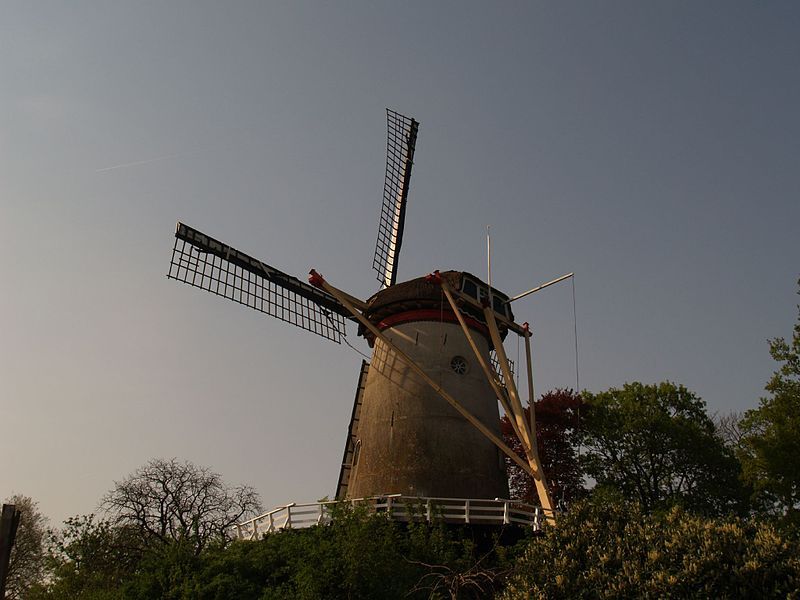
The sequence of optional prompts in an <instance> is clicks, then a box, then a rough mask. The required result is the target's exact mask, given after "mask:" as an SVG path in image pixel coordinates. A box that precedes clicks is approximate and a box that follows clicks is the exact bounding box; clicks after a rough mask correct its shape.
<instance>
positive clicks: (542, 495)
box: [483, 306, 554, 511]
mask: <svg viewBox="0 0 800 600" xmlns="http://www.w3.org/2000/svg"><path fill="white" fill-rule="evenodd" d="M483 314H484V316H485V317H486V324H487V325H488V326H489V334H490V335H491V336H492V341H493V342H494V345H495V348H494V350H495V352H496V353H497V358H498V360H499V361H500V368H501V369H503V376H504V377H505V378H506V389H507V390H508V391H509V395H510V396H511V401H512V405H513V406H514V409H515V410H518V411H519V413H520V416H521V417H522V424H523V426H524V427H525V428H526V430H527V427H528V424H527V423H526V422H525V412H524V411H523V410H522V403H521V402H520V399H519V393H518V392H517V387H516V385H515V384H514V380H513V377H512V376H511V369H509V367H508V358H507V357H506V351H505V348H503V340H501V339H500V332H499V331H498V329H497V322H496V321H495V319H494V311H493V310H492V309H491V308H489V307H488V306H487V307H486V308H485V309H484V311H483ZM526 339H527V338H526ZM531 414H533V405H531ZM533 425H534V426H535V423H533ZM529 433H530V437H531V438H532V440H533V442H532V443H531V445H530V446H529V448H528V449H527V450H528V453H527V454H528V461H529V462H530V466H531V470H532V471H533V472H534V473H535V475H534V477H533V481H534V483H535V484H536V492H537V494H538V495H539V502H540V503H541V505H542V508H544V509H546V510H550V511H552V510H553V508H554V506H553V498H552V497H551V496H550V488H549V487H548V486H547V478H546V477H545V474H544V470H543V469H542V461H541V460H540V459H539V451H538V448H537V447H536V429H535V428H534V429H531V431H530V432H529Z"/></svg>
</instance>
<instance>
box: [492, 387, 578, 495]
mask: <svg viewBox="0 0 800 600" xmlns="http://www.w3.org/2000/svg"><path fill="white" fill-rule="evenodd" d="M582 405H583V402H582V400H581V397H580V395H579V394H577V393H576V392H574V391H573V390H569V389H567V390H554V391H551V392H547V393H546V394H544V395H543V396H542V397H541V398H540V399H539V400H537V401H536V402H535V404H534V407H535V411H536V443H537V445H538V448H539V456H540V458H541V460H542V468H543V469H544V473H545V476H546V477H547V482H548V484H549V485H550V491H551V494H552V496H553V499H554V500H555V501H556V502H557V503H563V502H569V501H571V500H574V499H575V498H577V497H579V496H580V495H581V494H582V492H583V472H582V470H581V466H580V461H579V460H578V459H579V456H578V454H579V452H578V449H579V443H580V418H581V417H580V415H581V407H582ZM525 418H526V419H530V413H529V408H526V409H525ZM500 427H501V431H502V433H503V439H504V440H505V442H506V444H508V445H509V446H510V447H511V448H512V449H513V450H514V451H515V452H516V453H517V454H519V455H520V456H522V457H524V456H525V452H524V451H523V449H522V444H521V443H520V441H519V439H517V436H516V435H514V429H513V427H512V426H511V422H510V421H509V419H508V416H503V418H502V419H501V422H500ZM506 467H507V470H508V482H509V488H510V492H511V496H512V498H517V499H520V500H524V501H525V502H530V503H533V504H538V501H539V499H538V496H537V494H536V487H535V485H534V482H533V479H531V478H530V477H529V476H528V475H527V474H526V473H525V472H524V471H523V470H522V469H521V468H520V467H519V466H518V465H517V464H516V463H514V462H513V461H511V460H509V459H508V458H507V459H506Z"/></svg>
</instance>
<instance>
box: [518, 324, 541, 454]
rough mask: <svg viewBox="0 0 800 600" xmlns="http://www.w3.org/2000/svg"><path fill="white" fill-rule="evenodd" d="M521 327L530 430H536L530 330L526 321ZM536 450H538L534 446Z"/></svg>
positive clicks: (534, 440)
mask: <svg viewBox="0 0 800 600" xmlns="http://www.w3.org/2000/svg"><path fill="white" fill-rule="evenodd" d="M522 327H523V328H524V329H525V361H526V362H527V364H528V409H529V410H530V415H529V417H530V422H531V431H533V432H535V431H536V413H535V412H534V410H533V403H534V402H535V401H536V395H535V394H534V391H533V366H532V364H533V363H532V361H531V335H532V334H531V330H530V328H529V327H528V324H527V323H524V324H523V325H522ZM533 443H534V444H536V436H535V435H534V436H533ZM536 452H537V453H538V452H539V450H538V448H536Z"/></svg>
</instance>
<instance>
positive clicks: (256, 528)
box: [234, 494, 553, 540]
mask: <svg viewBox="0 0 800 600" xmlns="http://www.w3.org/2000/svg"><path fill="white" fill-rule="evenodd" d="M340 504H350V505H352V506H364V507H366V508H367V510H368V511H369V512H372V513H376V514H384V515H386V517H388V518H390V519H392V520H394V521H400V522H406V523H408V522H412V521H413V522H423V521H427V522H429V523H430V522H431V521H434V520H437V519H439V520H442V521H444V522H445V523H463V524H479V525H520V526H523V527H530V528H532V529H533V530H534V531H538V530H540V529H541V528H542V526H543V525H544V524H545V521H546V520H549V519H552V518H553V515H552V514H548V515H545V510H544V509H542V508H541V507H538V506H532V505H530V504H525V503H523V502H518V501H516V500H504V499H500V498H495V499H494V500H487V499H470V498H425V497H417V496H402V495H400V494H391V495H388V496H373V497H370V498H358V499H354V500H343V501H336V500H331V501H323V502H310V503H306V504H297V503H295V502H292V503H291V504H285V505H283V506H278V507H276V508H274V509H272V510H271V511H269V512H266V513H264V514H263V515H259V516H257V517H255V518H253V519H250V520H249V521H245V522H243V523H239V524H237V525H234V527H235V528H236V535H237V537H238V538H239V539H243V540H257V539H260V538H261V537H263V536H264V535H266V534H268V533H272V532H275V531H278V530H281V529H303V528H305V527H311V526H313V525H324V524H326V523H329V522H330V520H331V514H332V510H333V508H334V507H335V506H337V505H340Z"/></svg>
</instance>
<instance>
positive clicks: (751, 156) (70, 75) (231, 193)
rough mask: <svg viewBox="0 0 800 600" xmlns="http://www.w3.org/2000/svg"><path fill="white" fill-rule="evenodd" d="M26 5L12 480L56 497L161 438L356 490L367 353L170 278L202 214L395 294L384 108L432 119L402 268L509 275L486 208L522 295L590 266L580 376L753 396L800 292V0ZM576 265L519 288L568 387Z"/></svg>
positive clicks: (10, 94) (291, 266)
mask: <svg viewBox="0 0 800 600" xmlns="http://www.w3.org/2000/svg"><path fill="white" fill-rule="evenodd" d="M4 8H5V11H4V13H5V18H4V19H3V20H2V23H0V74H1V75H2V81H3V85H2V88H0V257H2V258H1V259H0V273H2V281H3V286H2V293H0V423H2V425H3V429H4V432H5V433H4V436H3V438H2V440H0V453H2V455H3V456H4V457H5V460H4V465H5V466H4V468H3V477H2V481H0V484H2V487H1V488H0V494H2V495H3V496H7V495H9V494H11V493H12V492H20V493H24V494H28V495H30V496H32V497H34V498H35V499H37V500H39V501H40V503H41V508H42V509H43V511H44V512H45V513H46V514H49V515H50V516H51V517H52V518H53V519H54V520H55V521H60V520H61V519H63V518H65V517H67V516H69V515H72V514H76V513H87V512H91V511H93V510H94V509H95V506H96V504H97V502H98V501H99V499H100V497H101V496H102V494H103V493H104V492H105V491H106V490H108V489H109V488H110V487H111V486H112V485H113V481H114V480H115V479H121V478H122V477H124V476H125V475H126V474H127V473H129V472H131V471H132V470H133V469H135V468H136V467H138V466H139V465H141V464H143V463H144V462H146V461H147V460H148V459H149V458H151V457H156V456H159V457H173V456H177V457H179V458H182V459H188V460H191V461H193V462H196V463H198V464H202V465H207V466H210V467H211V468H213V469H215V470H217V471H219V472H220V473H222V474H223V476H224V477H225V479H226V480H227V481H229V482H230V483H240V482H241V483H249V484H252V485H254V486H255V487H256V488H257V489H258V490H259V491H260V492H261V494H262V496H263V499H264V502H265V504H267V505H274V504H279V503H284V502H290V501H308V500H314V499H316V498H319V497H322V496H324V495H330V494H332V493H333V491H334V490H333V488H334V486H335V484H336V477H337V475H338V463H339V461H340V457H341V451H342V447H343V443H344V438H345V433H346V428H347V420H348V418H349V414H350V408H351V405H352V397H353V393H354V390H355V383H356V378H357V373H358V364H359V360H360V357H359V356H358V355H357V354H356V353H355V352H354V351H352V350H350V349H349V348H347V347H345V346H342V347H337V346H336V345H334V344H330V343H328V342H326V341H324V340H321V339H318V338H316V337H314V336H312V335H309V334H307V333H305V332H302V331H300V330H297V329H295V328H292V327H291V326H288V325H286V324H283V323H280V322H278V321H275V320H271V319H269V318H267V317H264V316H262V315H260V314H258V313H255V312H252V311H248V310H247V309H245V308H243V307H240V306H237V305H235V304H233V303H230V302H227V301H225V300H222V299H219V298H216V297H214V296H211V295H210V294H206V293H203V292H200V291H197V290H193V289H191V288H189V287H187V286H183V285H180V284H177V283H175V282H172V281H168V280H167V279H166V278H165V276H164V275H165V273H166V271H167V266H168V262H169V254H170V249H171V246H172V234H173V230H174V225H175V221H176V220H178V219H180V220H182V221H184V222H186V223H188V224H189V225H192V226H193V227H196V228H198V229H200V230H202V231H204V232H206V233H208V234H209V235H212V236H214V237H216V238H218V239H221V240H223V241H226V242H228V243H230V244H232V245H234V246H236V247H238V248H239V249H241V250H243V251H245V252H248V253H250V254H252V255H253V256H256V257H258V258H261V259H262V260H264V261H265V262H268V263H270V264H273V265H275V266H276V267H278V268H280V269H282V270H284V271H287V272H289V273H294V274H297V275H298V276H303V274H304V273H306V272H307V271H308V269H309V268H311V267H314V268H317V269H318V270H320V271H321V272H322V273H323V274H324V275H325V276H326V277H327V278H328V280H329V281H331V282H332V283H333V284H334V285H337V286H339V287H341V288H343V289H346V290H348V291H350V292H351V293H353V294H355V295H358V296H361V297H366V296H369V295H371V294H372V293H374V292H375V291H376V289H377V282H376V281H375V278H374V274H373V272H372V271H371V269H370V268H371V262H372V252H373V249H374V243H375V237H376V231H377V220H378V215H379V202H380V198H381V193H382V185H383V169H384V151H385V113H384V109H385V107H391V108H394V109H396V110H398V111H400V112H403V113H405V114H409V115H413V116H414V117H416V118H417V119H418V120H419V121H420V122H421V126H420V133H419V140H418V145H417V155H416V164H415V167H414V173H413V176H412V182H411V193H410V202H409V207H408V215H407V221H406V231H405V238H404V248H403V252H402V254H401V257H400V270H399V274H400V278H401V279H408V278H412V277H415V276H419V275H423V274H425V273H427V272H429V271H431V270H433V269H436V268H440V269H447V268H456V269H464V270H468V271H472V272H475V273H476V274H479V275H483V274H484V273H485V240H484V235H485V227H486V225H487V224H488V225H491V227H492V233H493V280H494V283H495V285H496V286H498V287H500V288H501V289H503V290H505V291H507V292H508V293H509V294H514V293H517V292H519V291H522V290H524V289H527V288H530V287H532V286H534V285H536V284H538V283H541V282H543V281H546V280H549V279H552V278H553V277H556V276H558V275H561V274H563V273H566V272H569V271H574V272H575V273H576V279H575V284H576V292H577V317H578V332H579V348H580V352H579V365H580V384H581V387H584V388H587V389H590V390H592V391H600V390H603V389H607V388H608V387H611V386H619V385H621V384H622V383H624V382H626V381H632V380H640V381H644V382H657V381H661V380H664V379H669V380H672V381H676V382H678V383H683V384H685V385H687V386H688V387H689V388H690V389H692V390H693V391H695V392H696V393H697V394H699V395H700V396H702V397H703V398H704V399H705V400H706V401H707V402H708V405H709V409H710V410H711V411H712V412H715V411H718V412H728V411H731V410H737V411H740V410H744V409H747V408H750V407H753V406H755V405H756V404H757V401H758V398H759V396H760V395H761V394H762V389H763V385H764V383H765V382H766V380H767V378H768V377H769V375H770V373H771V371H772V369H773V364H772V362H771V360H770V358H769V355H768V352H767V343H766V340H767V339H768V338H772V337H775V336H778V335H787V334H788V333H789V332H790V328H791V326H792V324H793V323H794V321H795V318H796V306H795V305H796V303H797V297H796V295H795V291H796V281H797V278H798V276H799V275H800V261H799V260H798V259H799V258H800V251H799V249H800V244H798V241H797V238H798V235H797V231H798V222H800V202H798V192H800V143H799V142H798V140H800V117H799V116H798V111H797V106H800V72H799V69H800V67H799V65H800V61H799V60H798V59H799V58H800V37H798V35H797V31H800V8H798V5H797V4H796V3H792V2H770V3H740V2H704V3H690V2H670V3H666V2H665V3H639V2H608V3H588V2H586V3H573V2H565V3H563V2H562V3H548V4H545V3H529V2H524V3H523V2H519V3H513V2H507V3H492V4H483V3H465V2H459V3H423V2H409V3H383V2H377V3H376V2H363V3H357V2H350V3H346V5H345V6H342V5H333V4H331V3H318V4H314V3H307V2H284V3H258V2H229V3H225V4H224V5H222V4H220V3H213V2H172V3H169V4H167V3H158V2H135V3H134V2H128V3H124V2H81V1H79V2H71V3H61V2H38V3H27V2H8V3H6V4H5V6H4ZM571 291H572V290H571V287H570V286H569V285H568V284H566V285H565V284H562V285H561V286H557V287H554V288H551V289H549V290H547V291H545V292H542V293H541V294H536V295H534V296H532V297H530V298H527V299H525V300H522V301H520V302H519V304H518V305H517V306H516V308H515V310H516V313H517V316H518V319H519V320H520V321H530V322H531V323H532V325H533V328H534V335H535V338H534V360H535V371H536V378H537V383H538V387H539V389H540V390H542V391H543V390H546V389H551V388H555V387H574V386H575V367H574V362H575V357H574V348H573V345H574V340H573V333H572V331H573V318H572V294H571ZM353 341H354V343H355V344H356V345H357V346H358V347H359V348H360V349H362V350H364V349H365V348H366V345H365V344H363V343H362V342H361V341H360V340H358V341H357V340H353ZM515 346H516V343H515V342H510V343H509V344H508V348H507V350H508V352H509V354H510V355H511V357H512V358H514V357H515V356H516V353H517V348H516V347H515Z"/></svg>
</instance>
